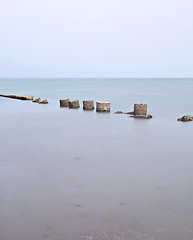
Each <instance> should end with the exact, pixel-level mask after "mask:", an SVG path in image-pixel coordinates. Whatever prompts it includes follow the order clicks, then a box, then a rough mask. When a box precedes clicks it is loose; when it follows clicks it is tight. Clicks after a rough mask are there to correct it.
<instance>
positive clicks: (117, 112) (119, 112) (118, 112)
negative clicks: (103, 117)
mask: <svg viewBox="0 0 193 240" xmlns="http://www.w3.org/2000/svg"><path fill="white" fill-rule="evenodd" d="M121 113H123V112H122V111H116V112H115V113H114V114H121Z"/></svg>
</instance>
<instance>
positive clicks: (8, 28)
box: [0, 0, 193, 77]
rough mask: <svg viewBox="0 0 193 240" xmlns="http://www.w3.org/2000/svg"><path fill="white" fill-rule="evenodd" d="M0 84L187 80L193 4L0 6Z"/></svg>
mask: <svg viewBox="0 0 193 240" xmlns="http://www.w3.org/2000/svg"><path fill="white" fill-rule="evenodd" d="M0 77H193V0H68V1H67V0H0Z"/></svg>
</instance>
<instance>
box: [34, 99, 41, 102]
mask: <svg viewBox="0 0 193 240" xmlns="http://www.w3.org/2000/svg"><path fill="white" fill-rule="evenodd" d="M33 102H35V103H39V102H41V98H35V99H34V100H33Z"/></svg>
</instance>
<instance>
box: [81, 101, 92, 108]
mask: <svg viewBox="0 0 193 240" xmlns="http://www.w3.org/2000/svg"><path fill="white" fill-rule="evenodd" d="M83 109H84V110H93V109H94V101H93V100H84V101H83Z"/></svg>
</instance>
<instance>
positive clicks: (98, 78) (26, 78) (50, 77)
mask: <svg viewBox="0 0 193 240" xmlns="http://www.w3.org/2000/svg"><path fill="white" fill-rule="evenodd" d="M165 78H167V79H193V76H192V77H1V76H0V79H165Z"/></svg>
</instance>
